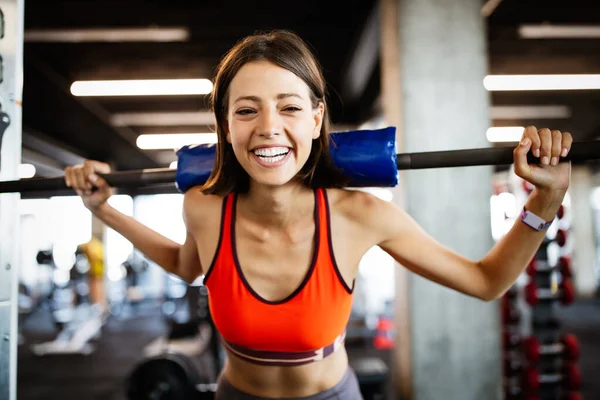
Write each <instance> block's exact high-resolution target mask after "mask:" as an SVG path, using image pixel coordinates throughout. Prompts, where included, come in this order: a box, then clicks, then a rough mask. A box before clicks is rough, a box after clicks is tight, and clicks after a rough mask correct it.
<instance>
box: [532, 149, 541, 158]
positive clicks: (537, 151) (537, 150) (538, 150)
mask: <svg viewBox="0 0 600 400" xmlns="http://www.w3.org/2000/svg"><path fill="white" fill-rule="evenodd" d="M533 155H534V156H535V157H537V158H540V149H535V150H534V151H533Z"/></svg>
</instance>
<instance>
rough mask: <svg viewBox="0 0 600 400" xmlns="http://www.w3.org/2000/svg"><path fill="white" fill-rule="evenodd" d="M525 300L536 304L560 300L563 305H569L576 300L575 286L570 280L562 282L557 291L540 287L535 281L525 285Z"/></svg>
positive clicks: (530, 303)
mask: <svg viewBox="0 0 600 400" xmlns="http://www.w3.org/2000/svg"><path fill="white" fill-rule="evenodd" d="M525 300H526V301H527V303H528V304H529V305H532V306H533V305H536V304H538V303H539V302H540V301H554V300H560V302H561V303H562V304H563V305H569V304H571V303H573V301H574V300H575V288H574V287H573V284H572V283H571V281H569V280H564V281H563V282H561V283H560V287H559V289H558V290H557V291H556V292H555V291H553V290H552V289H545V288H538V287H537V285H536V284H535V283H534V282H530V283H528V284H527V285H526V286H525Z"/></svg>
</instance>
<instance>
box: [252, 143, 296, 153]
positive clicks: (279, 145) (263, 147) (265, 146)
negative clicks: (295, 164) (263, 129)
mask: <svg viewBox="0 0 600 400" xmlns="http://www.w3.org/2000/svg"><path fill="white" fill-rule="evenodd" d="M272 147H285V148H286V149H290V150H292V147H291V146H288V145H287V144H261V145H258V146H254V147H253V148H251V149H250V152H253V151H254V150H258V149H269V148H272Z"/></svg>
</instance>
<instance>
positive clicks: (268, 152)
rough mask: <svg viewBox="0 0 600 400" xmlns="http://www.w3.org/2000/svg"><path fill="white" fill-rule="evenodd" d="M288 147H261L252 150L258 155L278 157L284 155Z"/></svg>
mask: <svg viewBox="0 0 600 400" xmlns="http://www.w3.org/2000/svg"><path fill="white" fill-rule="evenodd" d="M289 151H290V149H288V148H287V147H263V148H261V149H256V150H254V154H256V155H257V156H259V157H279V156H285V155H286V154H287V153H289Z"/></svg>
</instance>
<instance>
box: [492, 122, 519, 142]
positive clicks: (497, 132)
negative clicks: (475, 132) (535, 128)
mask: <svg viewBox="0 0 600 400" xmlns="http://www.w3.org/2000/svg"><path fill="white" fill-rule="evenodd" d="M524 130H525V127H523V126H505V127H492V128H489V129H488V130H487V132H486V134H485V137H486V138H487V140H488V141H490V142H494V143H497V142H518V141H520V140H521V136H523V131H524Z"/></svg>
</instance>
